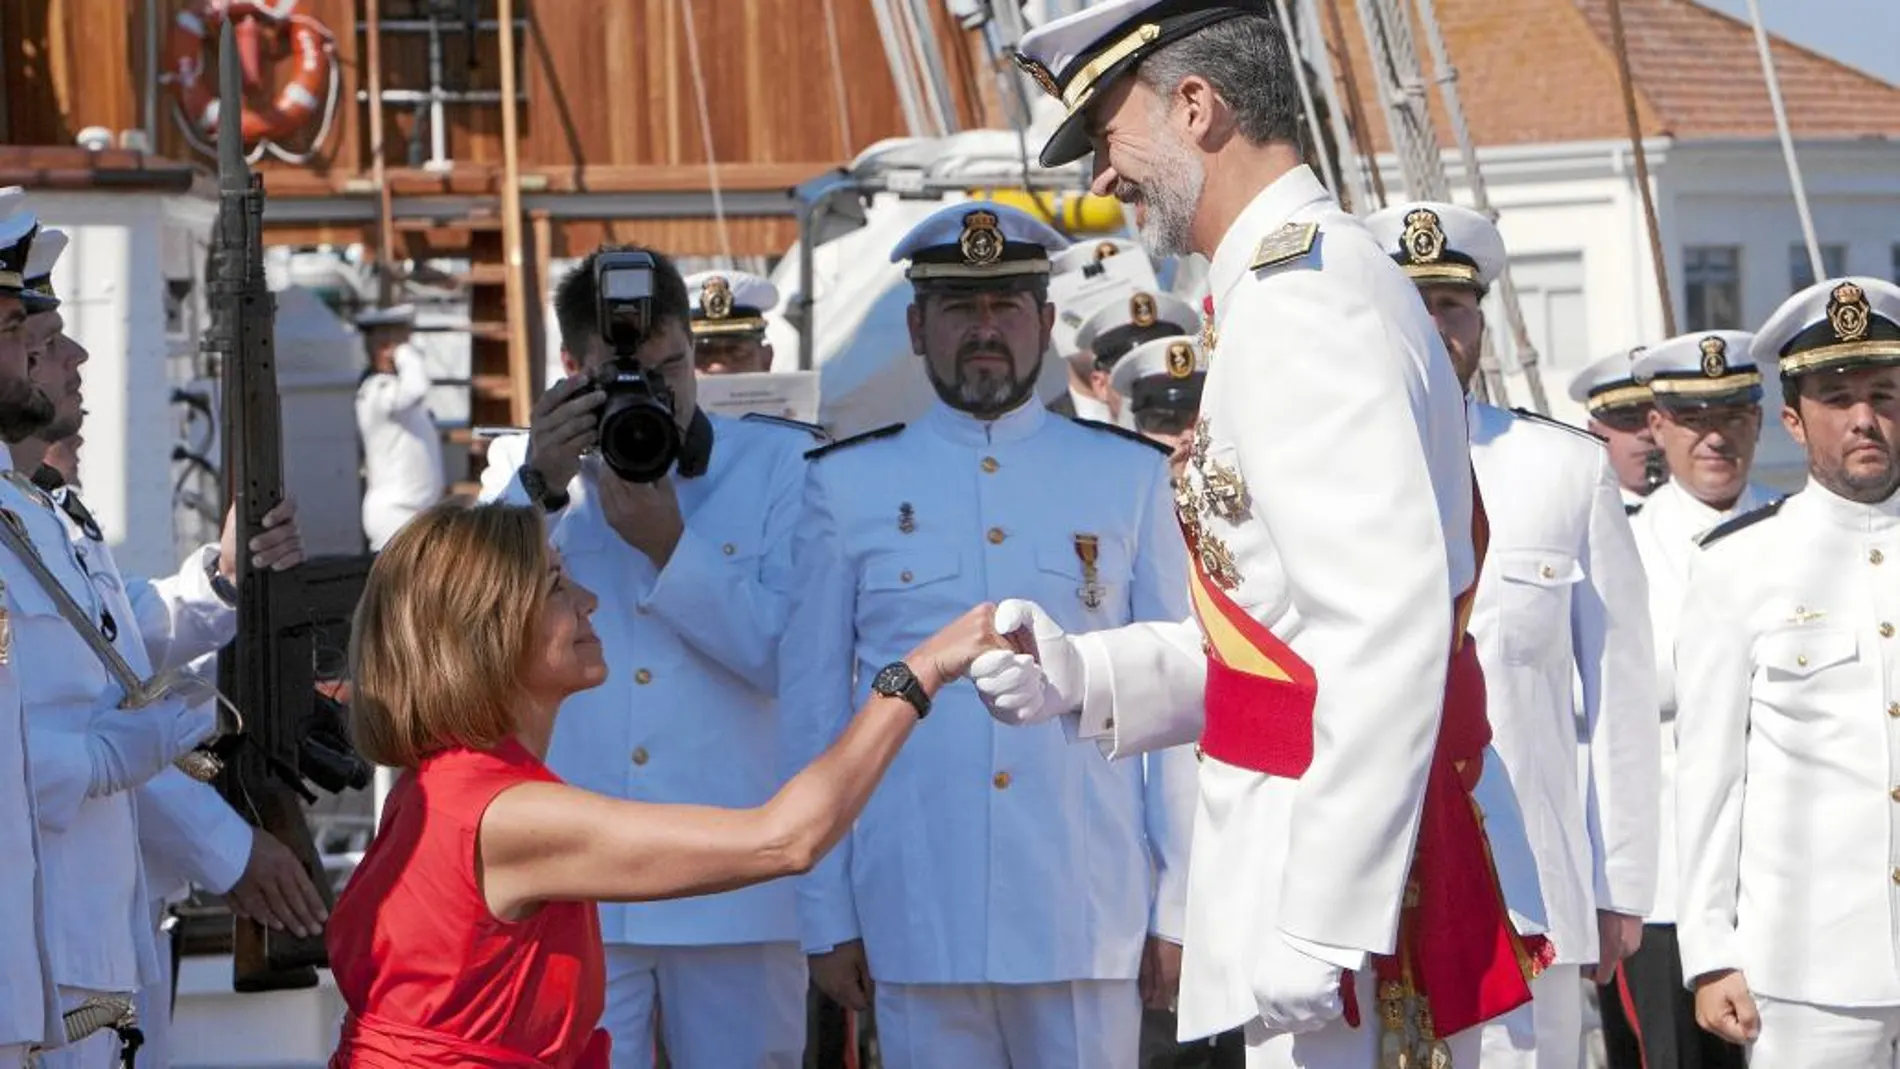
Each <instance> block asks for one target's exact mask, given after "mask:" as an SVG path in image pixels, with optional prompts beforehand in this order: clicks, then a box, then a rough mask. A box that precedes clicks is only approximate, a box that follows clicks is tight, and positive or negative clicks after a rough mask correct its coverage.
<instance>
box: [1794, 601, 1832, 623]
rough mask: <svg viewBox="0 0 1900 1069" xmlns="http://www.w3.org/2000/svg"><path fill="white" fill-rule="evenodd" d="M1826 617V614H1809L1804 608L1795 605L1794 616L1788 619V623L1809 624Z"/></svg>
mask: <svg viewBox="0 0 1900 1069" xmlns="http://www.w3.org/2000/svg"><path fill="white" fill-rule="evenodd" d="M1826 615H1827V613H1824V612H1810V611H1808V609H1806V608H1805V607H1803V606H1800V605H1796V606H1795V607H1794V615H1793V616H1790V617H1788V622H1789V623H1791V624H1811V623H1813V622H1814V621H1816V620H1819V619H1820V618H1821V617H1823V616H1826Z"/></svg>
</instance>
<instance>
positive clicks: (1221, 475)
mask: <svg viewBox="0 0 1900 1069" xmlns="http://www.w3.org/2000/svg"><path fill="white" fill-rule="evenodd" d="M1201 484H1202V487H1203V494H1204V498H1205V500H1206V503H1207V508H1208V510H1209V511H1211V512H1212V513H1213V514H1214V515H1216V516H1219V517H1220V518H1221V519H1223V520H1226V521H1227V522H1228V523H1239V522H1240V521H1242V520H1244V519H1246V518H1247V509H1248V506H1249V504H1250V502H1249V500H1248V498H1247V483H1246V480H1244V479H1242V478H1241V477H1240V473H1239V472H1237V471H1235V470H1234V469H1232V468H1230V467H1228V466H1227V465H1225V464H1221V463H1218V462H1216V461H1208V462H1207V463H1206V466H1205V467H1203V468H1202V469H1201Z"/></svg>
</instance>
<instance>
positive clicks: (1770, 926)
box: [1676, 278, 1900, 1069]
mask: <svg viewBox="0 0 1900 1069" xmlns="http://www.w3.org/2000/svg"><path fill="white" fill-rule="evenodd" d="M1755 346H1756V356H1757V359H1758V360H1760V359H1768V358H1778V359H1779V362H1780V371H1781V375H1782V377H1783V379H1784V380H1789V379H1809V378H1810V377H1812V378H1813V379H1814V380H1821V379H1823V378H1824V377H1825V376H1828V375H1831V374H1835V373H1839V372H1844V371H1854V370H1862V369H1867V368H1879V367H1893V366H1895V365H1900V287H1896V286H1894V285H1892V284H1891V283H1888V282H1885V281H1882V280H1879V279H1872V278H1837V279H1832V280H1829V281H1825V282H1821V283H1818V284H1816V285H1814V286H1811V287H1809V288H1808V289H1805V290H1803V291H1801V292H1800V293H1797V294H1795V295H1794V296H1793V297H1790V298H1789V299H1788V300H1787V301H1786V302H1785V303H1784V304H1782V306H1781V307H1780V309H1778V310H1777V311H1776V312H1775V314H1774V315H1773V316H1772V317H1770V318H1769V320H1768V322H1767V324H1765V325H1764V326H1763V327H1762V329H1761V332H1760V333H1759V334H1757V335H1756V337H1755ZM1701 547H1702V548H1701V550H1700V552H1699V553H1696V554H1695V555H1694V560H1693V562H1692V563H1691V565H1690V574H1689V582H1688V593H1687V596H1686V598H1685V600H1684V604H1683V609H1682V628H1681V631H1680V634H1679V635H1678V637H1677V640H1676V693H1677V703H1678V706H1677V708H1678V712H1677V717H1676V724H1677V727H1678V730H1679V731H1680V733H1681V742H1682V750H1681V755H1680V757H1679V759H1678V761H1679V765H1678V786H1677V807H1678V819H1679V824H1678V827H1679V829H1680V832H1681V845H1680V864H1681V869H1680V875H1681V899H1680V903H1679V909H1678V919H1677V926H1678V928H1679V929H1680V932H1681V943H1682V965H1683V976H1684V979H1685V981H1686V982H1688V983H1690V984H1693V983H1694V982H1695V980H1696V979H1697V978H1698V977H1703V976H1707V975H1709V974H1713V973H1719V972H1725V971H1728V970H1740V972H1741V974H1742V977H1743V979H1744V980H1745V981H1746V982H1747V985H1748V988H1749V990H1750V991H1751V992H1752V993H1753V996H1754V998H1755V1001H1756V1004H1757V1006H1758V1008H1759V1010H1760V1014H1761V1032H1760V1035H1759V1037H1758V1038H1757V1039H1756V1040H1755V1043H1754V1046H1753V1050H1752V1052H1751V1054H1750V1058H1749V1064H1750V1065H1751V1066H1754V1067H1757V1069H1784V1067H1792V1066H1799V1067H1802V1069H1849V1067H1852V1069H1871V1067H1874V1066H1880V1067H1883V1069H1892V1067H1894V1066H1900V846H1896V844H1900V805H1897V804H1895V803H1897V802H1900V787H1896V786H1895V784H1896V783H1897V782H1900V774H1897V773H1896V772H1895V770H1894V760H1895V757H1894V755H1895V754H1896V753H1900V701H1896V700H1895V699H1896V698H1897V697H1900V652H1896V651H1895V648H1894V647H1895V639H1894V637H1893V636H1894V624H1892V623H1891V622H1890V621H1893V620H1900V572H1896V571H1895V563H1896V562H1900V495H1895V496H1892V497H1888V498H1887V499H1886V500H1884V501H1880V502H1877V503H1873V504H1861V503H1859V502H1855V501H1851V500H1849V499H1847V498H1845V497H1842V496H1840V495H1839V494H1837V493H1835V492H1834V491H1832V490H1830V489H1828V488H1827V487H1826V486H1824V485H1822V484H1821V482H1820V481H1819V480H1818V479H1817V478H1813V477H1810V479H1809V480H1808V483H1807V486H1806V488H1805V489H1803V490H1802V491H1801V492H1800V493H1798V494H1795V495H1792V496H1790V497H1789V498H1788V499H1787V500H1786V501H1783V502H1779V503H1777V504H1775V505H1770V506H1767V507H1765V508H1761V509H1757V510H1755V511H1753V512H1750V513H1747V514H1745V515H1740V516H1737V517H1736V518H1735V519H1733V520H1731V521H1729V522H1728V523H1725V524H1723V525H1722V526H1720V527H1717V528H1716V529H1715V530H1713V531H1711V532H1710V533H1709V534H1707V535H1705V536H1703V538H1702V540H1701Z"/></svg>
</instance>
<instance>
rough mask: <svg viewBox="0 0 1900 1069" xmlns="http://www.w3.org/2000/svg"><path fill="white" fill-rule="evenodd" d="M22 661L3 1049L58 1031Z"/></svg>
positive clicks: (5, 912) (6, 893)
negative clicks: (29, 754) (47, 934)
mask: <svg viewBox="0 0 1900 1069" xmlns="http://www.w3.org/2000/svg"><path fill="white" fill-rule="evenodd" d="M12 464H13V461H12V457H11V455H10V454H9V452H8V450H7V447H6V445H5V444H4V443H0V470H4V469H7V468H10V467H12ZM21 570H22V569H21V568H20V566H19V563H18V562H17V561H14V560H12V559H11V558H9V559H8V560H7V561H6V563H5V566H4V568H0V574H3V575H4V577H5V578H6V579H7V584H6V585H7V590H6V595H7V598H6V603H5V606H6V612H7V615H8V617H9V618H15V617H18V615H19V614H20V611H21V602H20V600H19V598H18V597H17V595H16V592H15V591H14V589H13V587H12V579H13V577H14V576H15V575H17V574H18V573H19V572H20V571H21ZM20 663H21V662H20V649H19V646H18V644H17V642H16V643H15V645H14V646H13V648H12V649H10V650H9V651H8V652H7V655H6V656H5V657H4V658H0V858H4V859H5V861H4V863H0V1046H6V1045H8V1044H15V1043H36V1042H40V1041H41V1040H43V1039H45V1038H46V1037H47V1036H49V1035H55V1034H57V1033H56V1032H55V1029H56V1028H57V1027H58V1022H59V1002H58V999H57V998H56V997H55V995H54V983H53V978H52V975H51V971H50V956H49V954H48V953H47V942H46V924H45V921H46V916H45V913H46V903H45V899H44V887H43V884H42V880H43V874H44V854H43V851H42V849H41V844H40V835H39V817H38V811H37V806H36V804H35V797H34V782H33V769H32V765H31V763H30V762H29V761H28V758H27V727H26V720H25V712H26V710H25V705H24V701H23V690H22V685H21V679H20V676H19V674H18V671H17V667H18V665H19V664H20Z"/></svg>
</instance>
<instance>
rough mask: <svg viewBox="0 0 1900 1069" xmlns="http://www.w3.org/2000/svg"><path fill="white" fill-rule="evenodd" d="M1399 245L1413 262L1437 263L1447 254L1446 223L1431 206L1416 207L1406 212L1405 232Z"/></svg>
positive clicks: (1400, 238)
mask: <svg viewBox="0 0 1900 1069" xmlns="http://www.w3.org/2000/svg"><path fill="white" fill-rule="evenodd" d="M1399 246H1400V248H1402V249H1404V251H1405V255H1407V256H1409V257H1411V258H1412V262H1413V263H1417V264H1435V263H1437V262H1438V260H1439V257H1441V256H1443V255H1445V225H1444V224H1443V223H1441V222H1440V221H1439V219H1438V213H1437V212H1435V211H1432V210H1431V209H1430V208H1415V209H1413V210H1412V211H1409V212H1407V213H1405V233H1404V234H1402V235H1400V237H1399Z"/></svg>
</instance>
